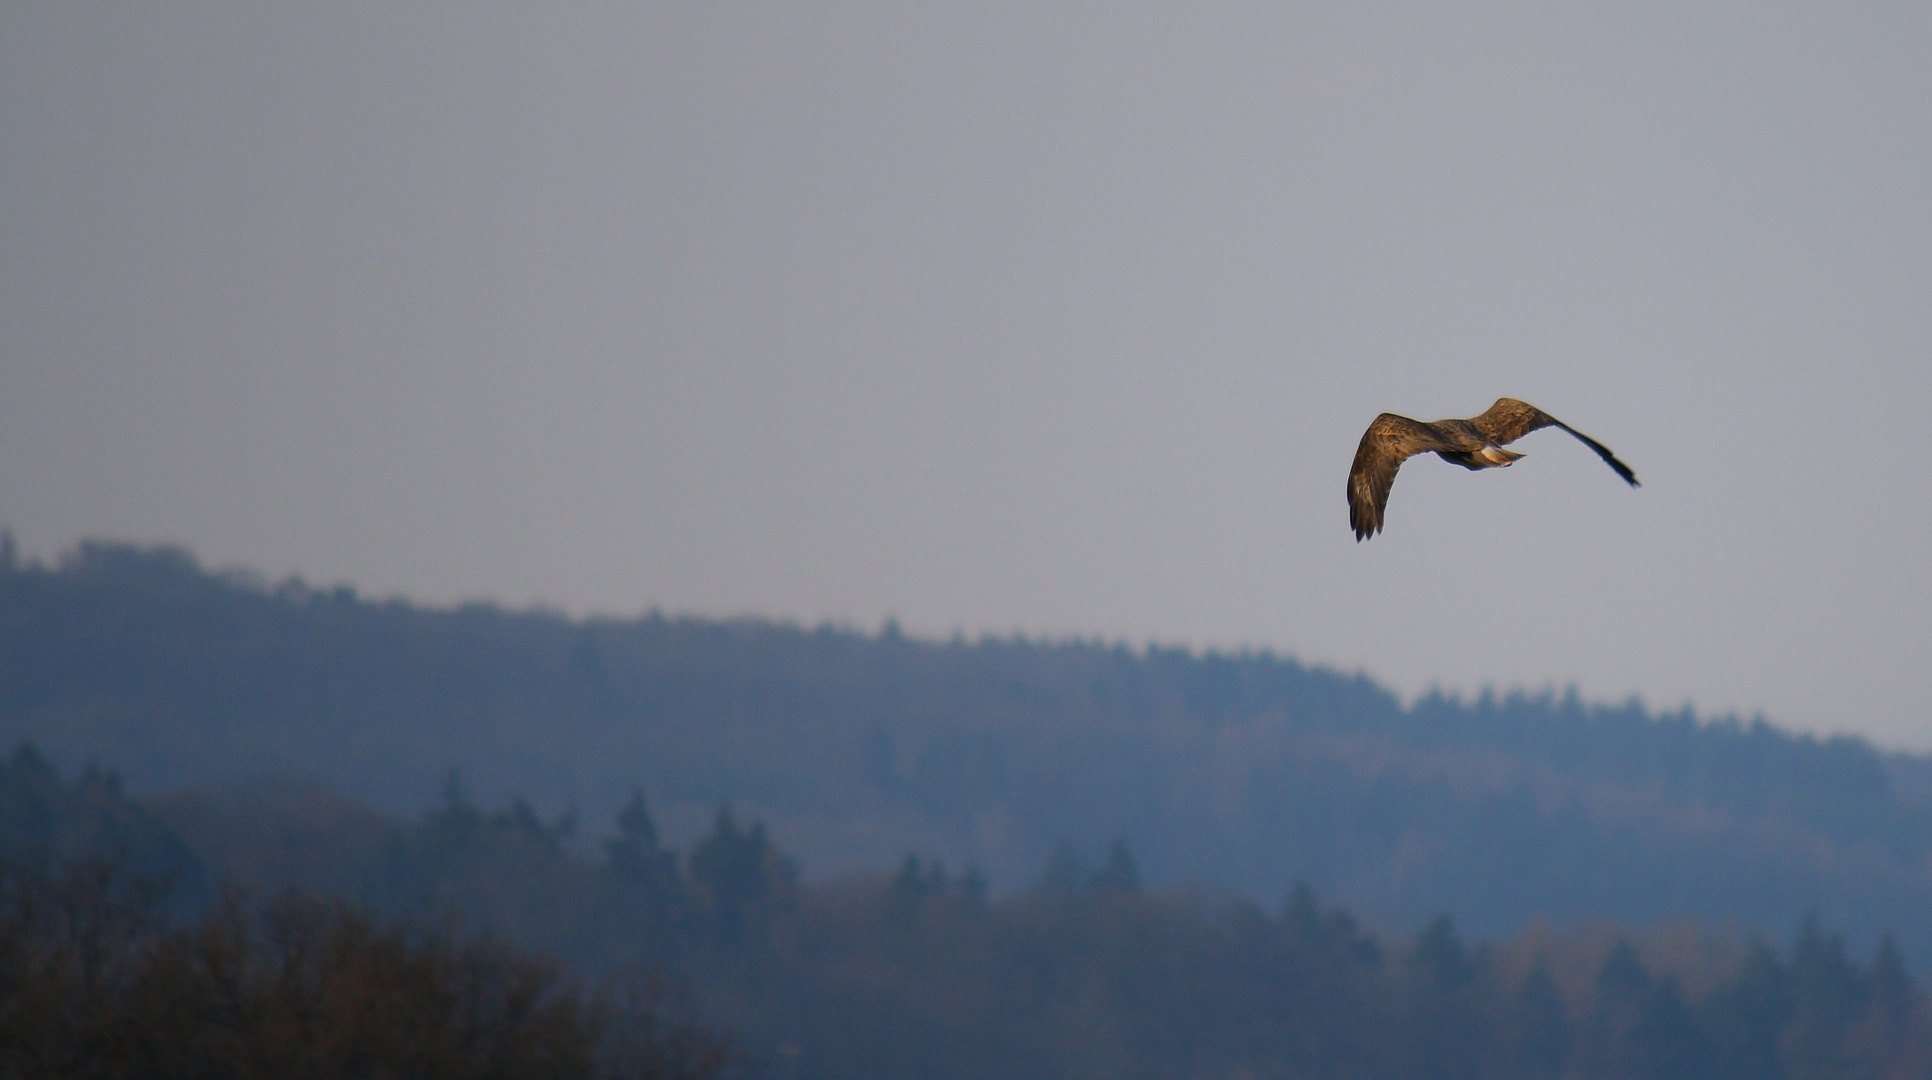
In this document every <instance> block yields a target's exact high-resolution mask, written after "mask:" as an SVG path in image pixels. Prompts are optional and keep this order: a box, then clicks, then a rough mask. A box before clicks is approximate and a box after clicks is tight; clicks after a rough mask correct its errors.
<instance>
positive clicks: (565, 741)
mask: <svg viewBox="0 0 1932 1080" xmlns="http://www.w3.org/2000/svg"><path fill="white" fill-rule="evenodd" d="M23 740H32V741H33V742H35V743H36V744H37V745H38V746H39V747H41V748H42V750H43V751H45V752H46V753H47V754H48V755H49V756H50V757H52V758H53V759H54V760H56V761H61V762H66V763H70V764H75V765H77V764H79V763H82V762H85V761H90V760H91V761H98V762H99V763H100V764H101V765H103V766H105V767H108V768H112V769H114V770H117V771H118V772H119V773H121V774H122V775H123V776H125V777H126V778H127V781H128V783H129V784H130V786H131V788H132V789H134V790H137V791H155V790H161V789H165V788H177V787H182V786H186V785H197V784H199V785H206V784H217V783H235V782H241V781H245V780H247V779H249V778H251V777H255V776H258V775H261V774H264V773H288V774H298V775H305V776H309V777H313V778H315V779H316V780H319V781H321V782H323V783H326V784H328V785H329V786H331V787H333V788H335V789H338V790H340V791H342V792H344V793H346V794H348V795H350V796H352V797H354V798H357V799H361V800H364V801H367V802H369V803H370V804H372V805H374V806H376V807H378V808H381V809H384V810H387V811H390V812H402V813H413V812H414V811H416V810H419V809H420V808H422V807H423V806H425V805H426V804H427V803H428V802H429V801H430V798H431V796H432V795H433V793H434V792H435V791H436V789H437V787H438V784H439V783H440V782H441V779H442V777H443V776H444V775H445V774H446V773H447V772H448V771H449V770H451V769H457V770H460V771H461V774H462V776H463V778H464V780H465V782H466V784H467V785H468V787H469V789H470V790H471V791H473V792H475V793H476V794H477V795H478V797H479V798H481V799H484V800H486V801H490V802H499V801H505V800H507V799H508V798H509V797H511V796H514V795H522V796H527V797H528V798H530V799H531V800H532V801H533V802H535V803H536V804H537V805H538V806H539V807H542V808H544V809H545V810H546V812H551V813H554V812H556V811H558V810H561V809H563V808H564V807H567V806H576V807H578V808H580V809H581V811H582V814H583V819H584V820H586V821H607V820H609V819H610V816H611V813H612V812H613V811H614V810H615V808H616V806H617V805H618V804H619V803H620V802H621V801H622V800H623V799H624V798H626V797H627V796H628V794H629V793H630V791H631V790H632V789H633V788H634V787H640V786H641V787H642V788H643V789H644V790H645V791H647V792H648V793H649V794H650V797H651V799H652V802H653V805H654V806H655V807H657V808H659V815H660V818H661V819H662V820H663V821H664V822H665V823H666V832H667V835H668V836H669V837H670V838H671V839H672V840H673V841H674V842H675V841H681V840H682V839H688V838H690V837H693V836H695V835H696V834H697V832H698V831H699V830H700V829H701V828H702V827H703V824H704V823H705V822H708V821H709V819H710V816H711V814H712V811H713V810H714V809H715V807H716V806H717V805H718V804H719V803H720V802H723V801H727V800H728V801H731V802H733V803H735V804H736V805H738V806H739V807H740V809H741V810H742V811H743V812H745V813H746V814H748V815H752V816H756V817H759V818H762V819H764V820H766V821H768V822H770V825H771V828H772V832H773V835H774V836H775V837H777V838H778V839H779V840H780V842H781V843H783V844H784V846H785V847H786V848H787V849H788V850H790V851H792V852H793V853H795V854H796V855H797V856H798V857H799V859H800V862H801V864H802V865H803V867H804V868H805V870H806V872H807V873H808V874H817V875H824V874H828V873H832V872H836V871H838V870H840V869H843V868H852V867H860V866H867V867H874V868H876V867H880V866H884V865H887V864H889V863H892V862H894V861H896V859H897V858H899V857H900V856H903V854H904V853H905V852H906V851H907V850H918V851H920V852H922V853H926V854H929V855H938V856H943V857H944V858H946V859H947V860H948V861H949V862H952V863H953V865H956V866H957V865H961V864H963V863H966V862H972V863H974V864H976V865H977V866H979V867H980V868H981V869H982V870H983V871H984V872H985V874H986V875H987V877H988V878H990V879H991V880H992V882H993V884H994V886H995V887H996V888H1005V889H1011V888H1017V887H1022V886H1024V885H1026V884H1028V883H1029V882H1030V881H1031V879H1032V877H1033V876H1034V875H1036V874H1037V873H1038V871H1039V867H1040V866H1042V865H1043V864H1044V862H1045V860H1046V857H1047V854H1048V853H1049V852H1050V851H1052V850H1053V849H1054V847H1055V846H1056V845H1057V844H1058V843H1060V842H1061V841H1062V840H1068V841H1071V842H1072V843H1073V845H1074V850H1075V851H1076V852H1085V853H1097V852H1098V851H1100V850H1102V849H1103V848H1104V847H1105V845H1106V844H1108V843H1109V842H1110V841H1111V840H1112V839H1113V838H1115V837H1116V836H1122V837H1125V838H1126V839H1127V840H1128V841H1129V842H1130V844H1131V846H1132V848H1133V850H1134V852H1135V854H1136V856H1137V857H1138V859H1139V861H1140V865H1141V866H1142V868H1143V870H1144V871H1145V873H1146V876H1147V878H1148V879H1149V880H1150V881H1152V882H1186V883H1194V884H1199V885H1203V886H1206V887H1209V888H1212V889H1224V890H1230V891H1235V892H1240V893H1246V894H1250V895H1256V896H1260V897H1264V898H1275V897H1279V896H1281V895H1284V894H1285V893H1286V892H1287V890H1288V889H1289V887H1290V885H1291V883H1292V882H1293V881H1294V880H1295V879H1297V878H1301V879H1306V880H1308V881H1310V882H1312V883H1313V884H1314V885H1315V886H1316V887H1318V888H1319V889H1321V890H1322V891H1323V892H1324V893H1326V894H1328V895H1332V896H1336V897H1337V898H1339V899H1341V900H1344V901H1346V902H1348V903H1349V904H1351V905H1352V906H1356V907H1358V908H1360V909H1361V910H1363V911H1365V912H1367V913H1369V914H1371V915H1374V916H1377V917H1382V918H1389V919H1395V920H1401V921H1403V922H1405V923H1408V924H1411V925H1412V924H1413V922H1414V921H1415V920H1417V919H1420V918H1423V917H1426V916H1428V915H1430V914H1433V913H1435V912H1437V911H1441V910H1454V911H1456V912H1457V914H1458V917H1459V918H1460V919H1462V920H1463V922H1464V924H1465V925H1467V926H1469V927H1470V928H1471V929H1472V930H1474V931H1476V932H1479V933H1491V932H1499V931H1504V930H1507V929H1510V928H1513V927H1517V926H1520V925H1522V924H1523V923H1524V922H1525V921H1527V920H1529V919H1531V918H1533V917H1535V916H1537V915H1549V916H1554V917H1557V918H1576V917H1590V916H1599V915H1601V916H1608V917H1615V918H1619V919H1626V920H1639V921H1654V920H1659V919H1666V918H1671V917H1676V916H1691V917H1697V918H1702V919H1710V920H1719V921H1730V922H1736V923H1742V924H1745V925H1757V926H1767V927H1776V928H1784V927H1788V926H1790V925H1793V924H1794V922H1795V920H1796V919H1797V918H1798V916H1799V915H1801V914H1802V913H1803V912H1804V911H1806V910H1811V909H1815V910H1817V911H1818V912H1819V913H1820V915H1821V916H1822V917H1824V918H1826V919H1827V920H1829V921H1830V922H1832V923H1834V924H1836V925H1839V926H1842V927H1844V928H1845V929H1846V930H1847V932H1848V933H1849V935H1850V936H1851V937H1852V939H1853V940H1854V941H1870V940H1873V939H1874V938H1875V936H1876V934H1877V933H1878V932H1879V931H1880V930H1882V929H1885V928H1892V929H1896V930H1897V931H1898V932H1899V935H1900V938H1901V941H1902V943H1903V944H1905V945H1906V946H1907V948H1908V951H1912V952H1915V953H1916V954H1920V955H1923V954H1925V953H1928V952H1932V914H1928V913H1932V872H1928V866H1929V865H1932V810H1929V809H1928V791H1932V784H1928V782H1927V777H1928V776H1932V764H1929V763H1928V761H1927V759H1925V758H1921V757H1915V756H1907V755H1898V754H1886V753H1881V752H1879V751H1877V750H1876V749H1874V748H1872V747H1871V746H1869V745H1867V744H1865V743H1863V742H1860V741H1857V740H1851V739H1831V740H1819V739H1815V738H1810V737H1805V736H1797V735H1792V734H1789V733H1786V732H1782V731H1779V730H1777V729H1775V728H1773V727H1771V726H1769V725H1766V724H1764V723H1761V722H1758V723H1750V724H1743V723H1738V722H1736V721H1731V720H1724V721H1718V722H1708V721H1700V720H1699V719H1697V718H1695V717H1693V716H1690V715H1688V714H1663V715H1659V714H1653V713H1650V712H1647V711H1646V710H1644V709H1643V708H1642V707H1640V706H1638V705H1635V704H1630V705H1625V706H1618V707H1610V706H1602V705H1591V704H1586V703H1584V702H1581V701H1578V700H1576V699H1575V698H1574V697H1569V698H1551V697H1547V696H1543V697H1534V696H1522V695H1515V696H1510V697H1506V698H1502V699H1493V698H1490V697H1487V696H1486V697H1484V698H1483V699H1481V700H1478V701H1475V702H1464V701H1458V700H1454V699H1445V698H1430V699H1426V700H1423V701H1421V702H1419V703H1417V704H1416V705H1415V706H1414V707H1413V708H1407V709H1405V708H1403V707H1402V705H1401V704H1400V702H1399V701H1398V700H1397V699H1396V698H1395V697H1394V695H1392V694H1390V693H1389V692H1387V691H1386V690H1384V689H1382V688H1380V687H1378V686H1376V685H1375V684H1374V683H1373V682H1371V681H1369V680H1368V679H1366V678H1363V677H1360V676H1347V675H1343V674H1339V673H1336V672H1333V671H1328V670H1323V669H1318V668H1310V667H1306V666H1303V665H1301V664H1299V663H1297V662H1295V661H1293V660H1291V659H1286V658H1282V657H1277V656H1272V655H1267V654H1244V655H1238V656H1229V655H1217V654H1208V655H1205V656H1203V655H1197V654H1192V653H1189V652H1186V651H1178V650H1163V649H1149V650H1145V651H1135V650H1130V649H1128V648H1126V647H1124V646H1104V645H1098V644H1090V643H1045V642H1026V641H1015V640H991V639H988V640H982V641H979V642H965V641H954V642H926V641H917V640H911V639H907V638H904V637H901V636H899V635H897V634H896V633H891V632H888V633H886V634H883V635H880V636H867V635H863V634H859V633H855V632H850V631H844V630H836V629H832V628H820V629H802V628H798V627H795V626H787V625H780V624H773V623H765V622H756V621H732V622H718V621H707V620H701V619H670V618H663V617H659V616H655V615H653V616H650V617H645V618H641V619H636V620H628V621H615V620H591V621H573V620H569V619H566V618H563V617H561V616H558V615H555V614H546V613H540V612H539V613H514V612H507V611H503V610H500V609H496V608H493V607H489V606H481V605H477V606H466V607H461V608H456V609H426V608H419V607H414V606H411V605H408V604H404V603H400V602H385V603H372V602H369V601H365V600H362V599H359V598H358V597H356V596H355V595H354V594H353V593H352V592H350V591H347V590H326V591H318V590H313V589H309V588H307V587H304V586H302V585H300V584H299V583H293V582H291V583H288V584H284V585H282V586H279V587H268V586H265V585H263V584H261V583H259V582H251V581H248V580H245V579H241V578H237V577H234V576H224V575H217V574H212V573H209V572H207V571H204V570H203V569H202V568H201V567H200V566H198V565H197V564H196V562H195V561H194V560H193V559H192V558H191V557H190V556H188V555H187V554H185V553H183V552H180V551H178V550H172V549H142V548H135V547H130V546H125V545H110V544H89V545H83V546H82V547H80V548H78V549H77V550H76V551H75V552H73V553H72V554H71V555H70V556H68V557H67V558H66V559H64V560H63V561H62V563H61V565H60V566H59V567H58V568H53V569H48V568H42V567H37V566H30V567H22V566H17V565H10V566H7V567H5V568H4V570H3V571H0V744H5V745H13V744H17V743H19V742H21V741H23Z"/></svg>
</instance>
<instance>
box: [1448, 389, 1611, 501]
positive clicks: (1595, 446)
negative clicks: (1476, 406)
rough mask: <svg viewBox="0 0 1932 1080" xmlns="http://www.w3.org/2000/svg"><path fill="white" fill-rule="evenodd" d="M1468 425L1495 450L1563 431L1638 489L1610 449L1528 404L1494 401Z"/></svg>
mask: <svg viewBox="0 0 1932 1080" xmlns="http://www.w3.org/2000/svg"><path fill="white" fill-rule="evenodd" d="M1469 423H1470V425H1471V426H1472V427H1474V428H1475V429H1476V430H1477V431H1478V432H1480V433H1481V434H1482V437H1483V438H1485V439H1488V440H1489V441H1490V442H1493V443H1495V444H1496V445H1497V446H1508V445H1509V444H1510V443H1513V442H1515V441H1516V440H1518V439H1520V438H1522V437H1523V436H1525V435H1528V434H1529V433H1530V432H1532V431H1535V430H1537V429H1538V428H1546V427H1559V428H1562V429H1563V430H1564V431H1567V432H1569V433H1570V434H1572V435H1574V436H1576V437H1577V438H1578V439H1580V440H1582V442H1583V445H1585V446H1587V447H1589V448H1590V449H1592V450H1595V451H1596V452H1597V456H1598V457H1600V458H1602V459H1603V463H1604V464H1605V465H1608V466H1610V467H1611V468H1612V469H1614V470H1616V473H1617V475H1618V476H1621V477H1623V479H1624V482H1625V483H1627V484H1629V485H1630V486H1631V487H1637V486H1639V485H1638V483H1637V474H1636V473H1634V472H1631V471H1630V466H1628V465H1625V464H1624V463H1623V462H1621V461H1618V460H1617V455H1615V454H1613V453H1611V452H1610V448H1609V447H1607V446H1605V445H1603V444H1602V443H1600V442H1598V441H1596V440H1595V439H1592V438H1591V437H1590V436H1588V435H1585V434H1584V433H1582V432H1581V431H1578V430H1577V429H1575V428H1573V427H1571V426H1570V425H1568V424H1566V423H1564V422H1563V421H1561V420H1558V419H1557V418H1556V417H1554V416H1551V415H1550V414H1549V413H1546V412H1544V411H1543V410H1541V409H1539V408H1537V407H1536V406H1534V405H1531V404H1530V403H1529V402H1527V401H1518V400H1516V399H1515V398H1497V399H1496V404H1494V405H1491V406H1490V407H1489V410H1488V411H1487V412H1485V413H1483V414H1482V415H1481V416H1472V417H1470V418H1469Z"/></svg>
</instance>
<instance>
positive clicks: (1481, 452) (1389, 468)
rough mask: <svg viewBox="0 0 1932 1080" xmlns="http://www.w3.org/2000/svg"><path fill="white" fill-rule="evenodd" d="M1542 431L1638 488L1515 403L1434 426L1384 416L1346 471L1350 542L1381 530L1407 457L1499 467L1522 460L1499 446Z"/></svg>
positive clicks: (1606, 455)
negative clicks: (1560, 438)
mask: <svg viewBox="0 0 1932 1080" xmlns="http://www.w3.org/2000/svg"><path fill="white" fill-rule="evenodd" d="M1546 427H1560V428H1562V429H1563V430H1564V431H1567V432H1569V433H1570V434H1572V435H1575V436H1576V437H1577V438H1579V439H1581V440H1583V445H1585V446H1587V447H1589V448H1590V449H1592V450H1595V451H1596V452H1597V456H1598V457H1600V458H1602V459H1603V460H1604V463H1605V464H1607V465H1609V466H1610V467H1611V468H1612V469H1615V470H1616V471H1617V475H1618V476H1621V477H1623V478H1624V480H1626V481H1628V482H1629V484H1630V486H1631V487H1636V486H1637V474H1636V473H1633V472H1631V471H1630V466H1628V465H1625V464H1624V463H1623V462H1621V461H1618V460H1617V455H1615V454H1613V453H1611V452H1610V448H1609V447H1607V446H1605V445H1603V444H1602V443H1600V442H1598V441H1596V440H1595V439H1592V438H1591V437H1590V436H1588V435H1585V434H1584V433H1582V432H1581V431H1578V430H1577V429H1575V428H1573V427H1571V426H1570V425H1568V424H1566V423H1564V422H1563V421H1561V420H1558V419H1557V418H1556V417H1554V416H1551V415H1550V414H1549V413H1546V412H1544V411H1543V410H1541V409H1539V408H1537V407H1536V406H1534V405H1531V404H1529V403H1528V402H1524V401H1517V400H1516V399H1515V398H1497V399H1496V404H1494V405H1491V406H1490V407H1489V411H1488V412H1485V413H1483V414H1482V415H1481V416H1472V417H1470V418H1469V419H1467V420H1438V421H1436V422H1435V423H1433V424H1425V423H1423V422H1422V421H1420V420H1411V419H1409V418H1408V417H1406V416H1397V415H1395V414H1394V413H1383V414H1382V415H1380V416H1378V417H1376V418H1375V422H1374V423H1372V424H1370V425H1369V428H1368V430H1367V431H1366V432H1364V433H1363V434H1362V445H1361V446H1359V447H1357V448H1356V449H1355V464H1353V465H1351V466H1349V469H1348V523H1349V524H1350V525H1352V526H1354V528H1355V541H1356V542H1357V543H1360V542H1362V541H1363V540H1366V539H1368V538H1369V537H1371V536H1374V535H1375V534H1376V533H1378V532H1380V531H1381V530H1382V508H1383V507H1385V506H1387V505H1388V504H1389V488H1390V487H1391V486H1393V485H1394V484H1395V470H1397V469H1399V468H1401V467H1402V463H1403V462H1404V461H1406V460H1408V459H1409V458H1412V457H1414V456H1415V455H1417V454H1428V453H1434V454H1435V455H1436V456H1437V457H1439V458H1441V459H1442V460H1444V461H1447V462H1451V463H1453V464H1456V465H1460V466H1462V467H1463V468H1465V469H1494V468H1499V467H1501V466H1504V465H1508V464H1510V463H1512V462H1514V461H1515V460H1516V459H1517V458H1519V457H1522V456H1523V455H1521V454H1518V453H1516V452H1515V451H1512V450H1505V449H1503V447H1505V446H1507V445H1509V444H1510V443H1513V442H1515V441H1516V440H1518V439H1520V438H1522V437H1523V436H1525V435H1528V434H1529V433H1530V432H1532V431H1535V430H1536V429H1537V428H1546Z"/></svg>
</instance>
